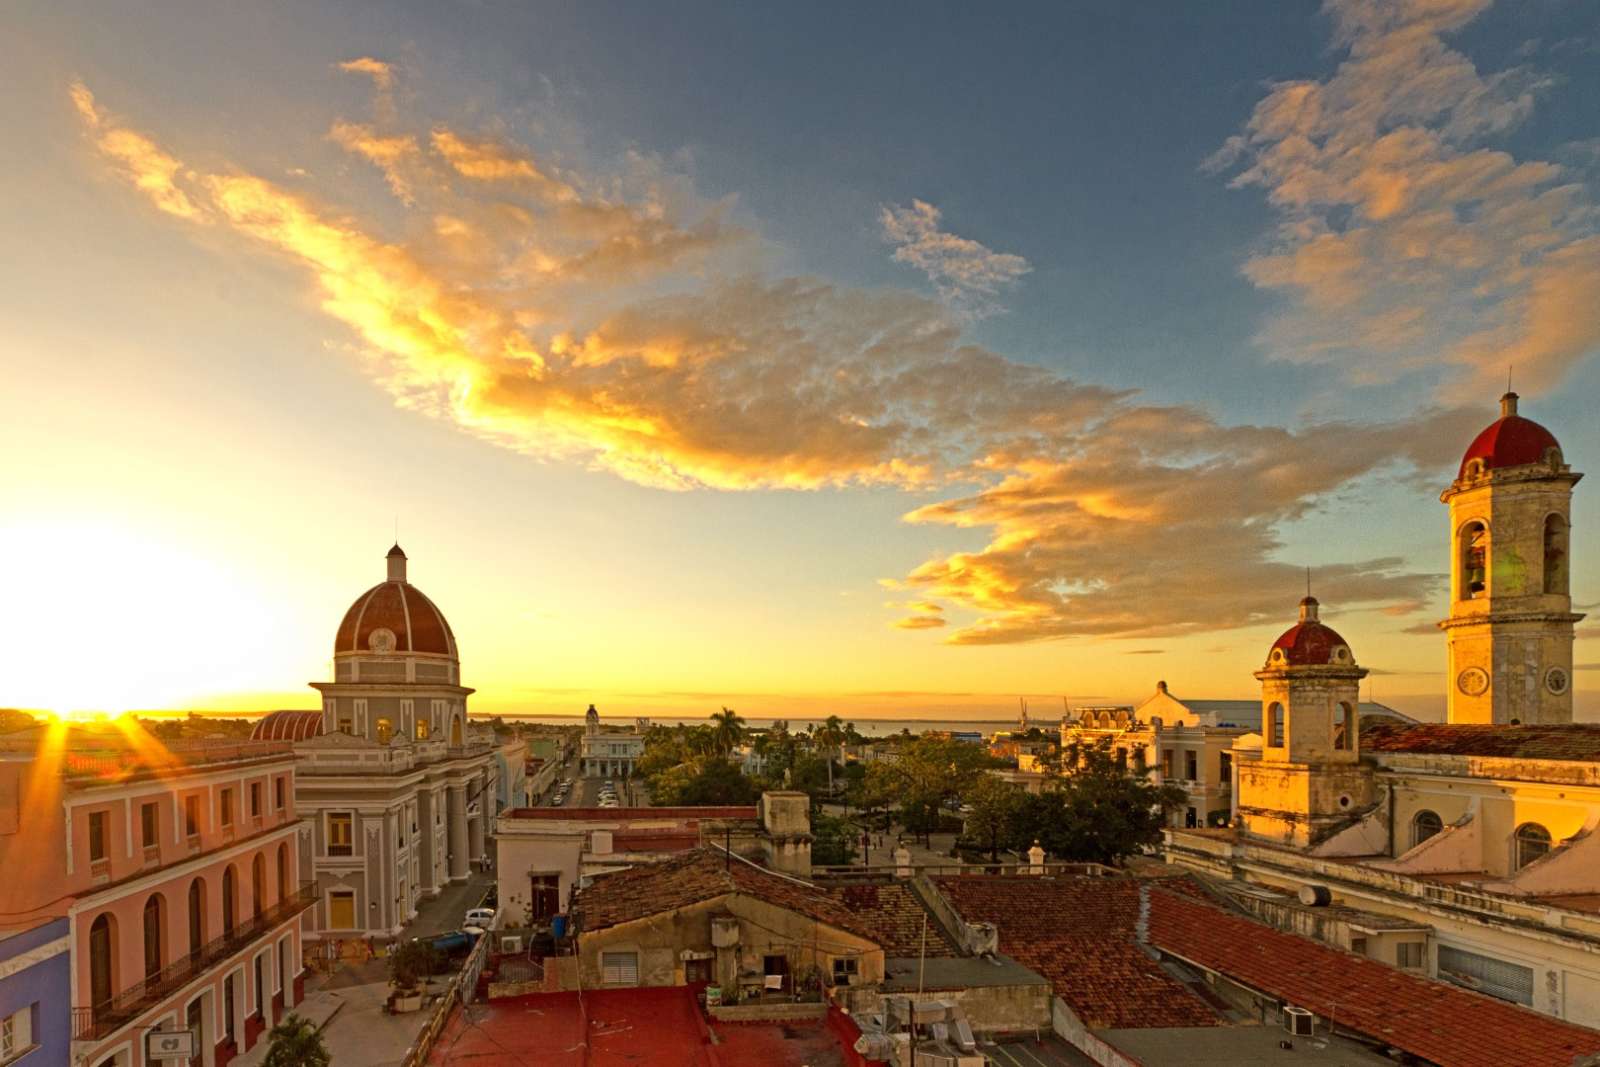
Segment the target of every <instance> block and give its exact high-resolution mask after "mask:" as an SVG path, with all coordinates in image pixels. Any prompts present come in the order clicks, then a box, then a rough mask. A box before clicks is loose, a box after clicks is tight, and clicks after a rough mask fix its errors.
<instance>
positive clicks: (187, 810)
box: [183, 794, 200, 837]
mask: <svg viewBox="0 0 1600 1067" xmlns="http://www.w3.org/2000/svg"><path fill="white" fill-rule="evenodd" d="M183 833H184V836H186V837H197V836H199V833H200V798H199V797H198V796H195V795H193V794H191V795H189V796H186V797H184V798H183Z"/></svg>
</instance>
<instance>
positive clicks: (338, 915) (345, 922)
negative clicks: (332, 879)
mask: <svg viewBox="0 0 1600 1067" xmlns="http://www.w3.org/2000/svg"><path fill="white" fill-rule="evenodd" d="M355 928H356V895H355V893H353V892H351V891H349V890H335V891H334V892H332V893H329V894H328V929H330V930H354V929H355Z"/></svg>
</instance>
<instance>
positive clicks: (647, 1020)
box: [428, 986, 724, 1067]
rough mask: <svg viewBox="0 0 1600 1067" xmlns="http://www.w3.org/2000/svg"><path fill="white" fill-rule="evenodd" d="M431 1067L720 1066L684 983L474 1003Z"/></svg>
mask: <svg viewBox="0 0 1600 1067" xmlns="http://www.w3.org/2000/svg"><path fill="white" fill-rule="evenodd" d="M428 1062H429V1063H430V1064H434V1065H436V1067H446V1065H448V1067H485V1065H489V1064H539V1065H540V1067H624V1065H627V1067H720V1065H721V1064H722V1063H723V1062H724V1061H723V1059H722V1058H721V1057H719V1056H717V1055H716V1051H715V1049H714V1048H713V1047H712V1044H711V1039H710V1032H709V1030H708V1029H707V1027H706V1024H705V1022H704V1016H702V1015H701V1013H700V1008H699V1006H698V1005H697V1004H696V1003H695V994H694V991H693V990H692V989H690V988H689V987H688V986H657V987H642V988H638V989H586V990H584V991H583V992H582V993H581V994H579V993H534V994H530V995H528V996H521V997H507V998H505V999H502V1000H485V1001H479V1002H477V1003H475V1004H474V1005H473V1006H472V1017H471V1018H467V1017H466V1016H465V1015H463V1013H462V1012H461V1010H460V1009H457V1010H456V1011H455V1013H454V1014H453V1015H452V1016H451V1017H450V1020H449V1022H448V1023H446V1024H445V1028H444V1030H443V1031H442V1032H441V1033H440V1035H439V1040H438V1041H436V1042H434V1044H433V1051H432V1053H431V1054H430V1055H429V1057H428Z"/></svg>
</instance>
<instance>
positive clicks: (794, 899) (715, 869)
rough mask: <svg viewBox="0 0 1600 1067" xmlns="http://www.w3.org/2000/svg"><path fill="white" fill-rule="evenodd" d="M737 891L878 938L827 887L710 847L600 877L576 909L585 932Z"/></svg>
mask: <svg viewBox="0 0 1600 1067" xmlns="http://www.w3.org/2000/svg"><path fill="white" fill-rule="evenodd" d="M735 893H737V894H739V895H741V896H747V897H753V898H755V899H756V900H761V901H764V902H766V903H768V904H771V905H773V906H775V907H780V908H785V909H787V910H789V911H793V912H796V913H798V914H801V915H805V916H807V917H809V918H812V919H815V920H817V921H818V922H821V923H826V924H827V925H829V926H832V927H834V928H835V929H839V930H843V931H845V932H847V933H852V934H855V935H856V936H858V937H864V938H867V939H868V940H871V941H874V942H876V941H877V936H876V934H875V933H874V931H873V930H872V928H871V927H870V926H869V925H868V924H867V923H866V922H865V921H864V920H862V919H861V918H859V917H857V916H856V915H854V914H853V913H851V911H850V910H849V909H848V908H846V907H845V906H844V905H843V904H841V903H840V902H839V901H837V900H835V899H834V898H833V897H832V896H831V895H830V894H829V893H827V892H826V891H824V890H822V889H819V888H817V887H816V886H814V885H812V884H811V883H809V882H802V881H800V880H798V879H792V878H786V877H784V876H782V875H778V874H773V873H772V872H771V871H766V870H763V869H761V868H760V867H755V866H753V865H751V864H750V863H748V862H746V861H744V860H741V859H739V858H738V857H732V858H730V857H728V856H727V855H725V854H724V853H722V852H721V851H716V852H713V851H712V850H710V849H704V848H701V849H695V850H693V851H691V852H687V853H685V854H684V855H682V856H675V857H673V858H672V859H668V860H662V861H660V862H657V863H642V864H640V865H638V866H637V867H629V868H628V869H627V870H623V871H617V872H616V873H614V874H604V875H600V876H599V877H597V878H596V879H595V880H594V882H593V883H592V884H590V885H589V886H588V887H587V888H585V889H581V890H579V892H578V897H577V900H576V901H575V904H574V907H575V910H577V911H578V912H579V913H580V914H581V915H582V921H581V922H580V923H579V929H580V931H582V932H589V931H594V930H603V929H605V928H606V927H609V926H617V925H619V924H621V923H625V922H632V921H634V920H635V919H643V918H645V917H647V916H650V915H660V914H661V913H662V912H667V911H675V910H677V909H678V908H687V907H690V906H692V905H695V904H703V903H706V902H707V901H712V900H716V899H717V898H719V897H724V896H728V895H730V894H735Z"/></svg>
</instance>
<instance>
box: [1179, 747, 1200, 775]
mask: <svg viewBox="0 0 1600 1067" xmlns="http://www.w3.org/2000/svg"><path fill="white" fill-rule="evenodd" d="M1183 776H1184V777H1185V778H1187V779H1189V781H1191V782H1193V781H1197V780H1198V779H1199V778H1200V755H1199V753H1197V752H1195V751H1194V750H1193V749H1189V750H1188V751H1186V752H1184V754H1183Z"/></svg>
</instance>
